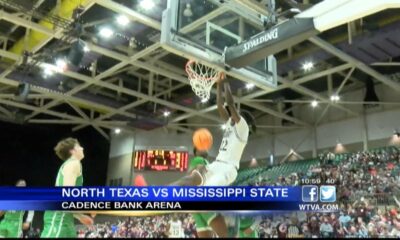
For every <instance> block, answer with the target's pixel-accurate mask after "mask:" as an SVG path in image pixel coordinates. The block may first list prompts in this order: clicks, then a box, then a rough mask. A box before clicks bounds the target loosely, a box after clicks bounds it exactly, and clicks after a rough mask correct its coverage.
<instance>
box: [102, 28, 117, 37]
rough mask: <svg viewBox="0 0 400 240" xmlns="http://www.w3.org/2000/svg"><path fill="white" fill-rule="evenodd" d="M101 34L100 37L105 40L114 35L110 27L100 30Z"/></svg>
mask: <svg viewBox="0 0 400 240" xmlns="http://www.w3.org/2000/svg"><path fill="white" fill-rule="evenodd" d="M99 34H100V36H102V37H104V38H109V37H111V36H112V35H113V34H114V32H113V30H111V29H109V28H108V27H103V28H102V29H100V32H99Z"/></svg>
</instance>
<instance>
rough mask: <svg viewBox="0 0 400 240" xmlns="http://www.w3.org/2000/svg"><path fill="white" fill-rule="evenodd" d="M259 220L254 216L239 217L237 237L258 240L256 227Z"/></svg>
mask: <svg viewBox="0 0 400 240" xmlns="http://www.w3.org/2000/svg"><path fill="white" fill-rule="evenodd" d="M260 222H261V218H260V217H254V216H239V226H238V229H239V237H240V238H258V227H259V225H260Z"/></svg>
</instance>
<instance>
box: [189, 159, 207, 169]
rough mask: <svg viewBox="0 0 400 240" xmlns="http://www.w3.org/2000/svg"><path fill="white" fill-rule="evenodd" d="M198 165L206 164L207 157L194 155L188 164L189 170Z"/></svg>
mask: <svg viewBox="0 0 400 240" xmlns="http://www.w3.org/2000/svg"><path fill="white" fill-rule="evenodd" d="M199 165H208V161H207V159H205V158H203V157H200V156H196V157H194V158H192V159H191V160H190V164H189V171H192V170H193V169H195V168H196V167H197V166H199Z"/></svg>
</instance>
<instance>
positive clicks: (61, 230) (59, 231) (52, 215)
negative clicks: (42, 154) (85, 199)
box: [41, 159, 83, 238]
mask: <svg viewBox="0 0 400 240" xmlns="http://www.w3.org/2000/svg"><path fill="white" fill-rule="evenodd" d="M71 161H76V160H72V159H68V160H67V161H65V162H64V163H63V165H61V167H60V169H59V170H58V174H57V179H56V187H61V186H64V174H63V170H64V167H65V165H66V164H67V163H69V162H71ZM79 164H80V163H79ZM81 169H82V165H81ZM82 185H83V175H82V172H80V175H79V176H78V177H77V178H76V180H75V185H74V186H78V187H80V186H82ZM76 236H77V235H76V230H75V224H74V216H73V214H72V213H67V212H60V211H46V212H45V214H44V229H43V231H42V235H41V237H42V238H48V237H50V238H66V237H70V238H74V237H76Z"/></svg>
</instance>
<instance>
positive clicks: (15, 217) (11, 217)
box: [3, 211, 25, 222]
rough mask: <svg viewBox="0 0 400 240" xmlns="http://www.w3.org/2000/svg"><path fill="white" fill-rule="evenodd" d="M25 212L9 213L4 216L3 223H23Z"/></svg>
mask: <svg viewBox="0 0 400 240" xmlns="http://www.w3.org/2000/svg"><path fill="white" fill-rule="evenodd" d="M24 213H25V211H7V212H6V213H5V214H4V219H3V221H18V222H20V221H21V222H22V218H23V217H24Z"/></svg>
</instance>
